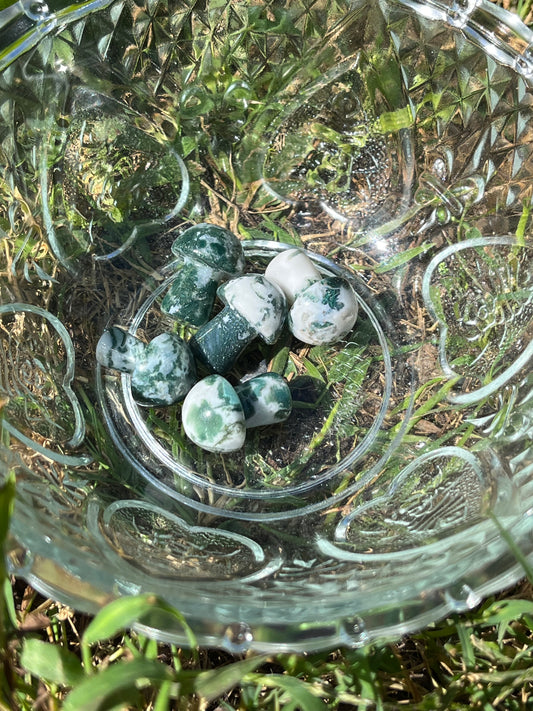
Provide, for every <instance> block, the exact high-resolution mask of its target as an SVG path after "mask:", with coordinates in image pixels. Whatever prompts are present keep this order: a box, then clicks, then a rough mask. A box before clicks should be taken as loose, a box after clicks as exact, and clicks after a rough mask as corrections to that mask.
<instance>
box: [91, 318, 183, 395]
mask: <svg viewBox="0 0 533 711" xmlns="http://www.w3.org/2000/svg"><path fill="white" fill-rule="evenodd" d="M96 359H97V361H98V362H99V363H100V364H101V365H103V366H104V367H106V368H111V369H113V370H118V371H119V372H121V373H129V374H130V375H131V387H132V391H133V393H134V395H135V397H136V398H137V399H138V400H140V401H141V402H142V403H145V404H150V405H172V404H173V403H175V402H179V401H180V400H183V398H184V397H185V395H186V394H187V393H188V391H189V390H190V388H191V387H192V386H193V384H194V383H195V382H196V365H195V362H194V358H193V356H192V353H191V351H190V349H189V346H188V345H187V344H186V343H185V341H183V340H182V339H181V338H180V337H179V336H177V335H176V334H175V333H161V334H160V335H159V336H156V337H155V338H154V339H153V340H152V341H150V343H144V342H143V341H141V340H140V339H139V338H137V337H136V336H134V335H133V334H131V333H128V332H127V331H124V330H122V329H121V328H118V327H117V326H113V327H112V328H110V329H108V330H106V331H104V333H103V334H102V335H101V337H100V340H99V341H98V344H97V346H96Z"/></svg>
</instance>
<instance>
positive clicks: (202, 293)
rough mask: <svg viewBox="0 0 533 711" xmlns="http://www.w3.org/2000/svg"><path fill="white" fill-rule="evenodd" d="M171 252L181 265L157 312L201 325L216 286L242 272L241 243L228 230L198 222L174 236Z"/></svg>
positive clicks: (208, 312) (208, 313)
mask: <svg viewBox="0 0 533 711" xmlns="http://www.w3.org/2000/svg"><path fill="white" fill-rule="evenodd" d="M172 252H173V253H174V254H175V255H176V256H177V257H179V258H180V259H181V260H182V265H181V267H180V270H179V273H178V275H177V276H176V278H175V279H174V281H173V282H172V284H171V285H170V287H169V289H168V291H167V293H166V294H165V296H164V298H163V301H162V302H161V310H162V311H163V313H166V314H167V315H169V316H171V317H172V318H174V319H176V320H179V321H182V322H184V323H188V324H190V325H192V326H201V325H202V324H204V323H206V321H208V319H209V317H210V315H211V310H212V308H213V303H214V301H215V295H216V290H217V286H218V285H219V283H220V282H221V281H222V280H224V279H230V278H231V277H233V276H236V275H237V274H240V273H241V272H242V271H243V269H244V252H243V248H242V244H241V242H240V240H239V238H238V237H237V236H236V235H234V234H233V233H232V232H230V231H229V230H226V229H224V228H223V227H219V226H218V225H210V224H207V223H202V224H199V225H194V226H193V227H189V229H187V230H185V232H183V233H182V234H181V235H180V236H179V237H177V238H176V239H175V240H174V243H173V244H172Z"/></svg>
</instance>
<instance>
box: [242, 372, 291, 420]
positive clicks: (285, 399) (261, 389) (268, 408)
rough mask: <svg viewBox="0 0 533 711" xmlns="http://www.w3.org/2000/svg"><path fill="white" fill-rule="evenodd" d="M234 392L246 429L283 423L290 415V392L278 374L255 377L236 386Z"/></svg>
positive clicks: (285, 382)
mask: <svg viewBox="0 0 533 711" xmlns="http://www.w3.org/2000/svg"><path fill="white" fill-rule="evenodd" d="M235 391H236V393H237V395H238V396H239V400H240V401H241V404H242V409H243V411H244V416H245V418H246V427H259V426H261V425H272V424H274V423H276V422H283V421H284V420H286V419H287V418H288V417H289V415H290V414H291V411H292V396H291V391H290V388H289V385H288V383H287V381H286V380H285V378H284V377H283V376H281V375H279V374H278V373H262V374H261V375H256V376H255V378H250V379H249V380H246V381H244V382H243V383H241V384H240V385H237V386H236V387H235Z"/></svg>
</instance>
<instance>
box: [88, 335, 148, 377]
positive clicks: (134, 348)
mask: <svg viewBox="0 0 533 711" xmlns="http://www.w3.org/2000/svg"><path fill="white" fill-rule="evenodd" d="M145 348H146V343H143V341H141V340H140V339H139V338H136V337H135V336H133V335H132V334H131V333H128V332H127V331H124V330H123V329H122V328H119V327H118V326H113V327H112V328H109V329H107V330H106V331H104V332H103V333H102V335H101V336H100V340H99V341H98V343H97V345H96V360H97V361H98V363H100V365H103V366H104V368H111V369H112V370H118V371H120V372H121V373H132V372H133V370H134V369H135V367H136V365H137V363H138V362H139V360H140V359H141V358H142V357H143V353H144V350H145Z"/></svg>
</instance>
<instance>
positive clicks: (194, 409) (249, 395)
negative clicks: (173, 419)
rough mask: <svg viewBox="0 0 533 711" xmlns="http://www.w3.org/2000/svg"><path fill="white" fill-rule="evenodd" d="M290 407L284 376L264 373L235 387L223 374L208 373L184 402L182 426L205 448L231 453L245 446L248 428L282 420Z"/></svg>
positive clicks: (209, 450) (289, 397) (196, 442)
mask: <svg viewBox="0 0 533 711" xmlns="http://www.w3.org/2000/svg"><path fill="white" fill-rule="evenodd" d="M291 409H292V399H291V393H290V389H289V386H288V384H287V382H286V381H285V379H284V378H282V377H281V375H278V374H276V373H264V374H262V375H258V376H256V377H255V378H251V379H250V380H247V381H246V382H245V383H242V384H240V385H237V386H236V387H235V388H234V387H233V386H232V385H231V384H230V383H229V381H228V380H226V378H224V377H223V376H222V375H217V374H215V375H208V376H207V377H206V378H204V379H203V380H200V382H199V383H196V385H195V386H194V387H193V388H191V390H190V391H189V393H188V394H187V396H186V398H185V400H184V401H183V406H182V422H183V429H184V430H185V434H186V435H187V436H188V437H189V439H190V440H191V441H192V442H194V443H195V444H196V445H198V446H199V447H201V448H202V449H205V450H207V451H208V452H219V453H221V454H228V453H231V452H236V451H237V450H239V449H241V447H242V446H243V445H244V442H245V438H246V429H247V428H251V427H259V426H261V425H271V424H274V423H276V422H282V421H283V420H286V419H287V417H289V415H290V413H291Z"/></svg>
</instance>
